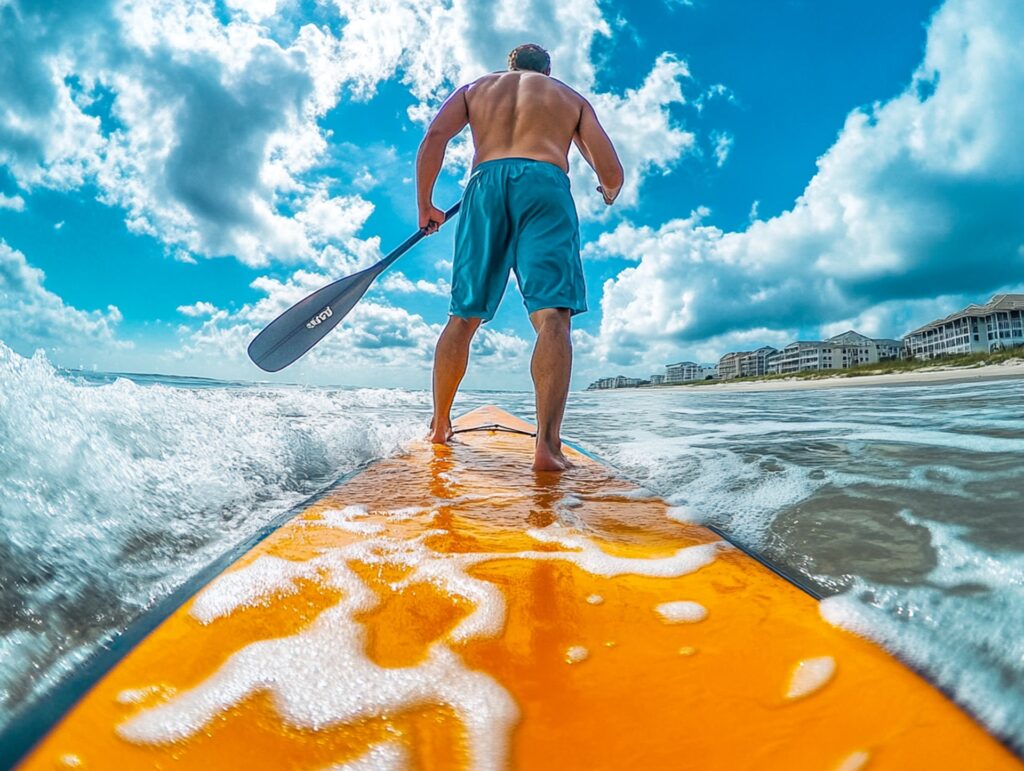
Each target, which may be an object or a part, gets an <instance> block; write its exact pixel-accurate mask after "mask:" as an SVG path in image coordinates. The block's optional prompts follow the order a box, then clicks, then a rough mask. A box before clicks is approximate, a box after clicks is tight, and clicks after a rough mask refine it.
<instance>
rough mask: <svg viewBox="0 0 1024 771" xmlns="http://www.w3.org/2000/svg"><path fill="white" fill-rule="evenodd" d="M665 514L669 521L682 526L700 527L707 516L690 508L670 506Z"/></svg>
mask: <svg viewBox="0 0 1024 771" xmlns="http://www.w3.org/2000/svg"><path fill="white" fill-rule="evenodd" d="M665 514H666V515H667V516H668V518H669V519H674V520H675V521H676V522H681V523H682V524H684V525H701V524H703V523H704V522H706V521H707V515H706V514H703V513H701V512H699V511H697V509H695V508H693V507H692V506H670V507H669V509H668V511H666V512H665Z"/></svg>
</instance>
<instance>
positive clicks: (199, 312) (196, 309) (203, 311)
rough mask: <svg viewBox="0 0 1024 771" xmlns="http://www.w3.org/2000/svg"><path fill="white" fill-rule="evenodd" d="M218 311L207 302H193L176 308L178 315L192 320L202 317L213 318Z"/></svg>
mask: <svg viewBox="0 0 1024 771" xmlns="http://www.w3.org/2000/svg"><path fill="white" fill-rule="evenodd" d="M219 310H220V309H219V308H218V307H217V306H216V305H214V304H213V303H208V302H195V303H192V304H191V305H179V306H178V313H180V314H181V315H183V316H189V317H190V318H194V319H196V318H201V317H203V316H213V315H214V314H215V313H217V312H218V311H219Z"/></svg>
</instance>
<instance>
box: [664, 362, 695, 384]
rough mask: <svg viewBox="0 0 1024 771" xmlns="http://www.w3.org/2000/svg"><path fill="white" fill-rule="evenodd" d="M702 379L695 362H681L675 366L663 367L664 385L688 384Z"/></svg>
mask: <svg viewBox="0 0 1024 771" xmlns="http://www.w3.org/2000/svg"><path fill="white" fill-rule="evenodd" d="M703 379H704V378H703V377H701V374H700V365H699V364H697V362H694V361H681V362H679V363H677V364H666V365H665V382H666V383H689V382H692V381H694V380H703Z"/></svg>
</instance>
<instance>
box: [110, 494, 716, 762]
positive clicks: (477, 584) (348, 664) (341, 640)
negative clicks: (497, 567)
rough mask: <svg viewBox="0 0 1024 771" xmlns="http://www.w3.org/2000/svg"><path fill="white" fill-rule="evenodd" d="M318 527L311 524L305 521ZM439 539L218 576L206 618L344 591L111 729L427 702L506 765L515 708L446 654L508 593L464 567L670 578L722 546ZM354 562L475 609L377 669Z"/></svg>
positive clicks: (298, 720) (369, 712)
mask: <svg viewBox="0 0 1024 771" xmlns="http://www.w3.org/2000/svg"><path fill="white" fill-rule="evenodd" d="M343 511H345V512H346V515H345V517H344V521H345V522H346V523H347V524H358V523H359V521H360V520H361V519H362V518H364V517H368V516H375V517H378V518H382V519H383V520H384V521H387V514H386V512H372V513H371V512H369V511H368V509H367V507H365V506H360V505H350V506H348V507H346V508H345V509H343ZM328 514H329V516H328V518H327V519H325V520H323V521H322V524H323V525H324V526H328V527H332V526H335V525H334V523H332V521H331V517H330V514H331V512H328ZM409 516H410V515H408V514H405V515H403V516H402V519H406V518H408V517H409ZM423 516H424V523H425V524H427V525H429V524H431V523H432V521H433V516H432V513H431V512H429V511H428V512H426V513H425V514H424V515H423ZM334 519H337V517H336V516H335V517H334ZM315 524H316V521H315V520H312V521H309V522H307V523H306V526H313V525H315ZM355 532H357V533H358V532H360V531H359V530H358V529H357V530H356V531H355ZM443 532H445V531H439V530H435V529H432V528H428V529H426V530H424V531H423V532H421V533H419V534H417V535H416V536H414V537H408V536H406V537H390V536H388V535H387V534H386V532H384V533H370V532H367V531H363V533H364V534H365V536H366V537H365V538H363V539H361V540H357V541H355V542H352V543H348V544H346V545H344V546H341V547H337V548H332V549H325V550H324V551H322V552H321V553H320V554H319V555H317V556H315V557H313V558H311V559H309V560H307V561H305V562H303V563H298V564H295V565H293V566H287V565H282V564H279V563H280V562H283V561H282V560H276V558H271V557H264V558H261V559H257V560H255V561H253V562H252V563H250V564H249V565H246V566H245V567H242V568H239V569H237V570H233V571H230V572H228V573H226V574H224V575H221V576H219V577H218V578H216V579H215V580H214V581H212V582H211V583H210V584H209V585H208V586H207V587H206V588H205V589H204V590H203V591H202V592H201V593H200V594H199V596H198V597H197V598H196V600H195V602H194V603H193V605H192V608H191V611H190V612H191V613H192V614H193V615H194V616H195V617H196V618H198V619H200V620H202V621H204V622H207V623H209V622H211V621H213V620H215V619H216V618H219V617H223V616H225V615H229V614H231V613H233V612H235V611H236V610H238V609H240V608H245V607H251V606H252V605H254V604H257V603H258V602H259V601H260V600H261V599H263V598H269V597H271V596H273V595H275V594H281V593H287V592H289V591H293V590H294V588H295V582H296V581H297V580H299V579H300V578H302V577H305V576H309V575H318V576H321V577H322V580H323V581H324V582H325V583H326V584H327V585H329V586H332V587H334V588H337V589H339V590H341V591H342V593H343V597H342V599H341V600H340V601H339V602H338V604H336V605H335V606H334V607H332V608H329V609H328V610H325V611H323V612H322V613H321V614H320V615H319V616H318V617H317V619H316V620H315V621H314V622H313V624H312V625H311V626H310V627H308V628H307V629H304V630H302V631H300V632H298V633H296V634H294V635H292V636H290V637H284V638H276V639H270V640H263V641H260V642H256V643H251V644H249V645H247V646H246V647H245V648H243V649H242V650H240V651H238V652H236V653H234V654H233V655H232V656H231V657H230V658H229V659H228V661H227V662H226V663H225V664H224V665H223V666H221V668H220V669H219V670H217V671H216V672H215V673H214V674H213V675H211V676H210V677H208V678H207V679H206V680H205V681H203V682H202V683H200V684H199V685H197V686H195V687H193V688H192V689H190V690H188V691H185V692H183V693H180V694H177V695H174V696H172V697H171V698H170V699H168V700H167V701H166V702H164V703H163V704H160V705H159V706H155V707H151V708H149V709H144V710H142V711H141V712H139V713H138V714H136V715H134V716H133V717H131V718H129V719H128V720H126V721H125V722H124V723H122V724H121V725H120V726H119V727H118V729H117V731H118V733H119V735H121V736H122V737H123V738H125V739H126V740H128V741H132V742H138V743H148V744H154V743H155V744H163V743H168V742H173V741H177V740H182V739H186V738H188V737H190V736H193V735H195V734H197V733H198V732H200V731H201V730H203V728H204V727H205V726H206V725H208V724H209V723H210V721H212V720H213V719H214V718H215V717H216V716H217V715H218V714H221V713H223V712H224V711H225V710H227V709H229V708H230V707H232V706H233V705H236V704H238V703H240V702H241V701H242V700H244V699H245V698H247V697H248V696H250V695H252V694H253V693H255V692H256V691H265V692H268V693H269V694H270V696H271V698H272V699H273V701H274V704H275V707H276V708H277V710H278V712H279V713H280V714H281V715H282V717H283V718H284V720H285V721H286V722H287V723H289V724H290V725H293V726H298V727H301V728H308V729H313V730H316V729H320V728H324V727H328V726H334V725H338V724H341V723H348V722H352V721H354V720H359V719H362V718H367V717H371V716H378V715H383V714H395V713H397V712H400V711H402V710H405V709H409V708H412V707H416V706H419V705H424V704H444V705H447V706H449V707H450V708H451V709H452V710H453V711H454V712H455V714H456V715H458V717H459V719H460V720H461V722H462V723H463V725H464V727H465V730H466V734H467V744H468V750H469V754H470V763H471V765H472V767H473V768H475V769H498V768H503V767H505V764H506V761H507V751H508V743H509V741H510V733H511V729H512V726H513V724H514V722H515V720H516V719H517V717H518V707H517V705H516V704H515V701H514V700H513V699H512V697H511V696H510V695H509V694H508V693H507V692H506V691H505V690H504V688H502V687H501V685H500V684H498V683H497V682H496V681H494V680H493V679H491V678H490V677H489V676H488V675H486V674H484V673H481V672H476V671H472V670H469V669H467V668H466V667H465V665H464V664H463V663H462V659H461V658H460V656H459V655H458V654H457V653H456V652H455V651H453V650H452V649H451V648H450V647H449V645H451V644H458V643H461V642H466V641H469V640H473V639H478V638H486V637H494V636H496V635H498V634H500V633H501V631H502V630H503V628H504V625H505V621H506V615H507V611H506V602H505V597H504V595H503V593H502V592H501V591H500V589H499V588H498V586H497V585H495V584H492V583H491V582H489V581H485V580H482V579H479V578H475V577H473V576H471V575H470V574H469V572H468V568H470V567H473V566H475V565H480V564H483V563H486V562H491V561H495V560H509V559H524V560H543V561H564V562H570V563H572V564H574V565H575V566H576V567H577V568H579V569H581V570H584V571H586V572H588V573H591V574H593V575H600V576H606V577H611V576H617V575H624V574H631V575H646V576H661V577H676V576H681V575H685V574H687V573H691V572H693V571H695V570H699V569H700V568H701V567H703V566H704V565H707V564H708V563H709V562H711V561H713V560H714V556H715V553H716V551H717V550H718V548H719V547H720V544H718V543H711V544H702V545H698V546H691V547H686V548H683V549H680V550H678V551H677V552H676V553H675V554H673V555H670V556H667V557H661V558H651V559H639V558H628V557H621V556H613V555H609V554H606V553H605V552H603V551H602V550H601V549H600V548H599V547H598V546H597V545H596V544H595V543H593V542H592V541H590V540H589V539H587V538H585V537H584V536H583V535H581V534H580V533H578V532H577V531H574V530H572V529H569V528H565V527H561V526H558V525H552V526H550V527H548V528H543V529H533V530H529V531H528V534H529V536H530V537H531V538H533V539H534V540H535V541H537V542H539V543H543V544H547V545H556V546H560V547H562V550H561V551H534V550H526V551H520V552H509V553H506V552H499V553H486V552H483V553H472V552H470V553H465V552H460V553H455V554H448V553H442V552H435V551H433V550H432V549H430V548H429V547H428V546H427V542H428V541H429V539H430V538H431V537H432V536H434V535H436V534H438V533H443ZM351 562H358V563H362V564H367V565H374V564H381V565H383V564H387V565H399V566H402V567H406V568H410V570H409V571H408V572H407V574H406V575H405V576H404V577H403V578H402V579H401V580H400V581H398V582H397V583H395V584H393V585H392V587H391V588H392V590H393V591H397V592H401V591H402V590H403V589H405V588H407V587H409V586H411V585H414V584H418V583H424V582H426V583H430V584H432V585H434V586H436V587H437V588H438V589H439V590H440V591H441V592H442V593H444V594H446V595H448V596H451V597H460V598H462V599H464V600H466V601H467V602H468V603H469V604H470V605H471V607H472V610H471V611H470V612H469V614H468V615H467V616H466V617H465V618H463V619H462V621H461V622H460V623H459V624H458V625H457V626H456V627H455V628H454V629H453V630H452V631H451V632H449V633H448V634H447V635H446V636H445V637H444V638H443V639H438V640H435V641H434V642H433V643H432V644H431V646H430V648H429V649H428V652H427V656H426V659H425V660H424V661H422V662H420V663H418V664H416V665H414V666H409V667H390V668H383V667H379V666H378V665H376V664H375V663H374V662H372V661H371V660H370V659H369V658H368V657H367V655H366V652H365V651H366V646H365V639H364V637H365V634H364V629H363V627H362V625H361V624H359V623H358V622H357V621H356V620H355V617H356V616H357V615H359V614H362V613H365V612H366V611H368V610H371V609H372V608H374V607H375V606H376V605H377V603H378V602H379V600H378V598H377V596H376V594H375V593H374V592H373V591H372V590H371V589H370V588H369V587H368V586H366V585H365V584H364V583H363V581H362V579H361V578H360V577H359V576H358V574H356V573H355V572H354V571H353V570H352V569H351V567H350V566H349V565H350V563H351ZM564 655H565V660H566V662H567V663H570V664H575V663H580V662H582V661H584V660H585V659H586V658H587V657H588V656H589V655H590V654H589V651H588V650H587V649H586V648H585V647H583V646H579V645H577V646H571V647H570V648H569V649H567V650H566V652H565V654H564ZM139 687H140V688H144V687H146V686H145V685H140V686H139ZM371 752H372V750H371Z"/></svg>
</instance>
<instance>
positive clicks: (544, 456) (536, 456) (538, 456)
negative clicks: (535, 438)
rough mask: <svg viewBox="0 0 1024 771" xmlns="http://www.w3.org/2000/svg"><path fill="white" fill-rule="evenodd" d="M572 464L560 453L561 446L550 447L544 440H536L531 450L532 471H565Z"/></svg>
mask: <svg viewBox="0 0 1024 771" xmlns="http://www.w3.org/2000/svg"><path fill="white" fill-rule="evenodd" d="M571 466H572V464H571V463H570V462H569V461H568V459H566V457H565V456H564V455H563V454H562V448H561V447H551V446H550V445H548V444H547V443H545V442H537V446H536V448H535V449H534V452H533V470H534V471H565V470H566V469H567V468H569V467H571Z"/></svg>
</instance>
